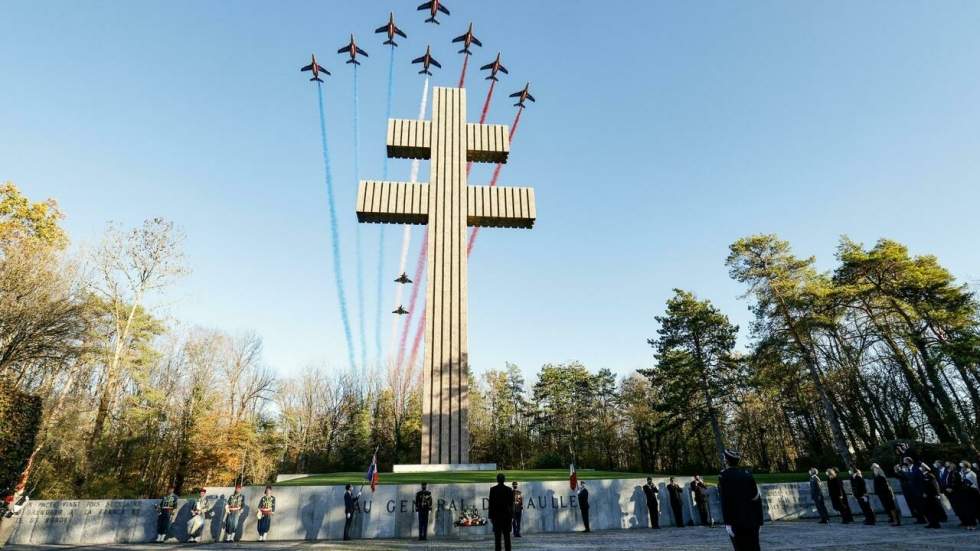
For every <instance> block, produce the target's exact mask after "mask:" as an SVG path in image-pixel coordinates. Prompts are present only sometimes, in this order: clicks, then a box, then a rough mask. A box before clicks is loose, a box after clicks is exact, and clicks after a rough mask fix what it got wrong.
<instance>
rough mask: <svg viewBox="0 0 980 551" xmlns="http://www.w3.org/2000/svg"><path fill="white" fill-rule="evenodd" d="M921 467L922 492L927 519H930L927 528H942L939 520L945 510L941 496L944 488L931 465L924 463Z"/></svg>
mask: <svg viewBox="0 0 980 551" xmlns="http://www.w3.org/2000/svg"><path fill="white" fill-rule="evenodd" d="M919 469H920V470H921V471H922V492H923V498H924V499H923V501H924V503H925V509H926V510H925V513H926V520H928V521H929V524H927V525H926V528H942V525H940V524H939V522H940V520H941V519H942V517H943V514H944V513H945V511H944V510H943V502H942V501H941V500H940V498H939V496H941V495H942V490H940V489H939V480H937V479H936V475H935V474H933V472H932V469H930V468H929V465H926V464H925V463H923V464H921V465H919Z"/></svg>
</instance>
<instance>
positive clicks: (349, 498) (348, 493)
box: [344, 484, 424, 540]
mask: <svg viewBox="0 0 980 551" xmlns="http://www.w3.org/2000/svg"><path fill="white" fill-rule="evenodd" d="M423 486H424V484H423ZM359 499H361V493H360V492H358V493H357V495H354V487H353V486H351V485H350V484H347V485H346V486H344V539H345V540H349V539H350V527H351V525H352V524H354V513H355V512H356V511H357V507H358V506H357V500H359Z"/></svg>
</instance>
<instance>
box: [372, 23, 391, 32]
mask: <svg viewBox="0 0 980 551" xmlns="http://www.w3.org/2000/svg"><path fill="white" fill-rule="evenodd" d="M374 32H375V33H386V32H388V25H385V26H384V27H378V28H377V29H375V30H374Z"/></svg>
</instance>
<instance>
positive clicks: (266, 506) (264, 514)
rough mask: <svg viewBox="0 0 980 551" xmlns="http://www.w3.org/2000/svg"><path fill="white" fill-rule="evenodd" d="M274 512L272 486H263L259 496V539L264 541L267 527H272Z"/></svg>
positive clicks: (267, 531) (274, 504) (274, 503)
mask: <svg viewBox="0 0 980 551" xmlns="http://www.w3.org/2000/svg"><path fill="white" fill-rule="evenodd" d="M275 512H276V496H274V495H272V486H266V487H265V493H263V494H262V497H261V498H259V512H258V517H259V522H258V530H259V541H265V537H266V535H267V534H268V533H269V529H270V528H272V514H273V513H275Z"/></svg>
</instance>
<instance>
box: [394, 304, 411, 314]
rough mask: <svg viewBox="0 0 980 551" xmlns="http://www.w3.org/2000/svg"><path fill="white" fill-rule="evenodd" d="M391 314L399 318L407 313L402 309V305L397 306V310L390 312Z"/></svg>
mask: <svg viewBox="0 0 980 551" xmlns="http://www.w3.org/2000/svg"><path fill="white" fill-rule="evenodd" d="M391 313H392V314H398V315H399V316H404V315H405V314H407V313H408V310H406V309H404V308H402V305H401V304H399V305H398V308H395V309H394V310H392V311H391Z"/></svg>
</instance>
